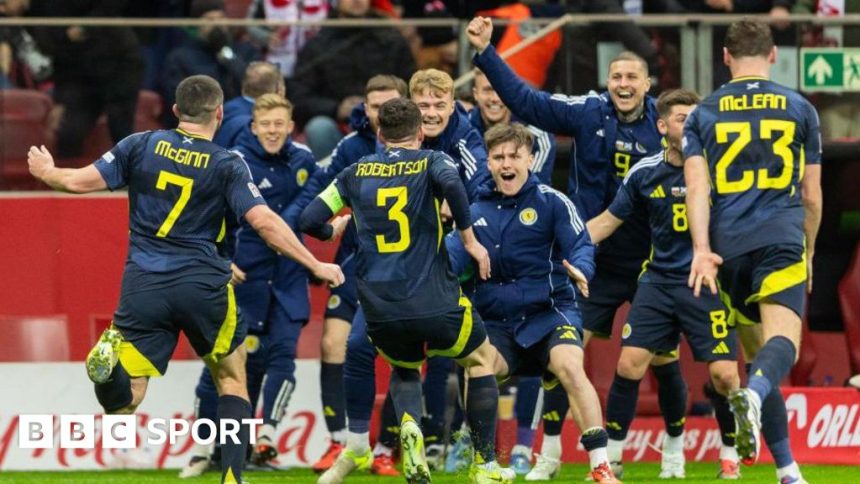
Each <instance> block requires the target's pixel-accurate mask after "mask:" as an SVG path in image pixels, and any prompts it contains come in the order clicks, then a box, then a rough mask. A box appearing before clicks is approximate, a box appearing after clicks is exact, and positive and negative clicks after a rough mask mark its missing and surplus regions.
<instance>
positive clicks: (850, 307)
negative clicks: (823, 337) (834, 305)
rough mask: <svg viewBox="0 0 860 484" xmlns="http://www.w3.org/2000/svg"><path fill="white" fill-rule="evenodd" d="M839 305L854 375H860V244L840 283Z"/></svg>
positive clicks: (855, 249)
mask: <svg viewBox="0 0 860 484" xmlns="http://www.w3.org/2000/svg"><path fill="white" fill-rule="evenodd" d="M839 305H840V306H841V308H842V321H843V323H844V326H845V341H846V342H847V343H848V361H849V362H850V363H851V372H852V374H857V373H860V243H858V244H857V247H855V248H854V258H853V260H852V261H851V266H849V267H848V270H847V271H846V272H845V275H844V276H842V281H840V282H839Z"/></svg>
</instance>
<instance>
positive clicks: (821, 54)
mask: <svg viewBox="0 0 860 484" xmlns="http://www.w3.org/2000/svg"><path fill="white" fill-rule="evenodd" d="M800 59H801V63H800V65H801V67H802V69H801V73H800V79H801V82H800V89H801V90H802V91H808V92H814V91H826V92H844V91H860V49H842V48H811V49H801V50H800Z"/></svg>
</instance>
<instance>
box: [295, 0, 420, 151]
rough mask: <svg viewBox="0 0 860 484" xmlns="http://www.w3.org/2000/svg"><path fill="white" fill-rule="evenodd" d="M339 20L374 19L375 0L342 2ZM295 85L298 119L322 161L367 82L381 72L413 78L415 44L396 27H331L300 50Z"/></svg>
mask: <svg viewBox="0 0 860 484" xmlns="http://www.w3.org/2000/svg"><path fill="white" fill-rule="evenodd" d="M334 16H335V17H337V18H352V19H360V18H373V17H374V14H372V13H371V10H370V0H338V2H337V6H336V8H335V11H334ZM297 66H298V67H297V68H296V72H295V76H294V78H293V79H292V82H291V84H290V86H289V89H290V95H291V97H292V98H293V99H295V100H296V120H297V121H298V122H299V123H306V124H305V134H306V135H307V139H308V145H309V146H310V148H311V151H312V152H313V153H314V156H315V157H316V158H317V159H321V158H323V157H325V156H327V155H328V154H329V153H331V150H332V149H334V147H335V145H336V144H337V142H338V141H339V140H340V138H342V137H343V132H342V130H341V127H340V126H339V124H338V123H343V122H346V121H347V119H348V118H349V114H350V112H351V111H352V108H353V107H355V106H356V105H357V104H358V103H359V102H361V100H362V97H361V96H362V94H363V93H364V85H365V84H366V83H367V81H368V79H370V78H371V77H373V76H374V75H376V74H393V75H396V76H397V77H400V78H403V79H408V78H409V77H410V76H411V75H412V72H413V71H414V70H415V60H414V59H413V57H412V52H411V51H410V49H409V45H408V44H407V43H406V40H405V39H404V38H403V36H402V35H400V33H399V32H398V31H397V30H396V29H394V28H388V27H384V28H374V29H370V28H366V27H325V28H323V29H322V30H320V33H319V34H318V35H317V36H316V37H314V38H313V39H311V40H309V41H308V43H307V44H305V46H304V48H303V49H302V50H301V52H299V58H298V64H297Z"/></svg>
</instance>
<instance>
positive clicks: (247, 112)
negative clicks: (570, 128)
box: [213, 61, 287, 148]
mask: <svg viewBox="0 0 860 484" xmlns="http://www.w3.org/2000/svg"><path fill="white" fill-rule="evenodd" d="M286 90H287V89H286V87H285V86H284V78H283V76H281V71H279V70H278V66H276V65H275V64H272V63H270V62H259V61H257V62H252V63H251V64H250V65H248V68H247V69H246V70H245V77H244V78H243V79H242V95H241V96H236V97H234V98H233V99H231V100H229V101H227V102H226V103H224V121H223V122H222V123H221V128H220V129H219V130H218V133H217V134H216V135H215V139H214V140H213V141H214V142H215V144H218V145H221V146H223V147H225V148H229V147H231V146H234V145H235V144H236V141H237V139H238V138H239V136H240V134H241V133H242V131H244V128H248V127H249V126H250V123H251V113H252V111H253V109H254V100H255V99H257V98H258V97H260V96H262V95H263V94H269V93H275V94H278V95H280V96H281V97H284V96H285V95H286Z"/></svg>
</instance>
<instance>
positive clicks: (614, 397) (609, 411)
mask: <svg viewBox="0 0 860 484" xmlns="http://www.w3.org/2000/svg"><path fill="white" fill-rule="evenodd" d="M641 381H642V380H631V379H629V378H624V377H623V376H621V375H619V374H618V373H616V374H615V378H614V379H613V380H612V386H611V387H610V388H609V396H608V397H607V399H606V432H607V434H608V435H609V438H610V439H612V440H624V439H625V438H626V437H627V431H628V430H629V429H630V423H631V422H633V418H634V417H635V416H636V403H637V401H638V399H639V383H640V382H641Z"/></svg>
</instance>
